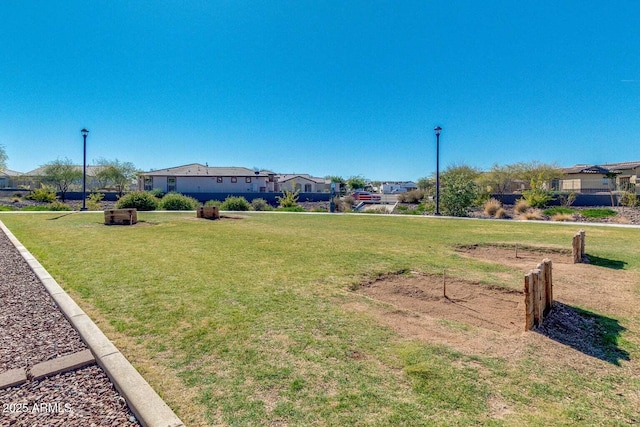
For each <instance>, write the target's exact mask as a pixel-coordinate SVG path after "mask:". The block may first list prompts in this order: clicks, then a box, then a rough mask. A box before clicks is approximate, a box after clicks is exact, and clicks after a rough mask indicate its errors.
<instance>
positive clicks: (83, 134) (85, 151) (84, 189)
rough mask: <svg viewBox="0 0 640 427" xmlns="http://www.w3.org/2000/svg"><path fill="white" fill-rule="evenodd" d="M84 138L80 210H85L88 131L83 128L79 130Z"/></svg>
mask: <svg viewBox="0 0 640 427" xmlns="http://www.w3.org/2000/svg"><path fill="white" fill-rule="evenodd" d="M80 132H81V133H82V138H83V139H84V146H83V148H84V149H83V153H84V155H83V158H82V208H81V209H80V210H81V211H86V210H87V135H89V131H88V130H87V129H86V128H85V129H82V130H81V131H80Z"/></svg>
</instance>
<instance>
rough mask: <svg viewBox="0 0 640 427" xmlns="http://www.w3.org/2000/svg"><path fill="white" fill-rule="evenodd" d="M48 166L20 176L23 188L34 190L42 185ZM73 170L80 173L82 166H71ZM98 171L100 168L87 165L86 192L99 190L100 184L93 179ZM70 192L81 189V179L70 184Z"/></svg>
mask: <svg viewBox="0 0 640 427" xmlns="http://www.w3.org/2000/svg"><path fill="white" fill-rule="evenodd" d="M47 167H48V165H44V166H40V167H39V168H37V169H34V170H32V171H29V172H26V173H24V174H22V175H20V181H21V182H22V184H23V186H24V187H27V188H30V189H34V188H39V187H40V186H41V185H42V179H43V177H44V176H45V169H46V168H47ZM73 168H74V169H76V170H78V171H79V172H80V173H82V172H83V166H82V165H73ZM99 170H100V166H90V165H87V190H94V189H97V188H100V183H99V182H98V180H96V179H95V178H94V177H95V175H96V174H97V173H98V171H99ZM71 187H72V188H71V189H72V190H78V189H80V188H82V178H80V179H79V180H78V181H76V182H75V183H73V184H72V186H71Z"/></svg>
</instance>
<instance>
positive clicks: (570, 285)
mask: <svg viewBox="0 0 640 427" xmlns="http://www.w3.org/2000/svg"><path fill="white" fill-rule="evenodd" d="M457 252H458V253H459V254H461V255H462V256H467V257H470V258H475V259H482V260H484V261H486V262H490V263H497V264H501V265H506V266H508V267H511V268H514V269H517V270H520V271H521V272H522V274H523V281H524V274H526V273H527V272H528V271H529V270H531V269H533V268H535V267H536V265H537V264H538V263H539V262H541V261H542V260H543V259H544V258H549V259H551V260H552V262H553V278H554V279H553V280H554V299H555V301H556V303H555V305H554V308H553V309H552V311H551V313H549V315H548V317H547V319H548V320H547V321H546V322H545V323H544V324H543V326H542V327H539V328H537V330H535V331H533V332H525V331H524V295H523V292H522V291H520V290H519V289H521V286H522V282H520V283H514V288H515V290H514V289H508V288H504V287H500V286H487V285H484V284H479V283H474V282H471V281H467V280H464V279H460V278H447V279H446V297H445V295H444V289H443V277H442V276H437V275H427V274H421V273H417V272H409V273H406V272H405V273H402V274H392V275H388V276H384V277H381V278H379V279H378V280H375V281H372V282H368V283H364V284H362V285H361V286H359V287H357V289H356V292H357V293H358V294H360V295H363V296H365V297H367V298H366V299H365V300H361V301H359V302H352V303H350V304H349V309H352V310H355V311H359V312H367V313H369V314H371V315H373V316H374V317H376V318H377V319H378V320H379V321H380V322H381V323H382V324H385V325H387V326H389V327H391V328H392V329H394V330H395V331H397V332H398V333H399V334H400V335H401V336H404V337H406V338H411V339H420V340H425V341H428V342H431V343H442V344H446V345H449V346H452V347H453V348H456V349H458V350H460V351H462V352H464V353H467V354H482V355H488V356H498V357H505V358H508V359H511V360H516V359H517V358H519V356H522V357H524V356H526V355H530V354H531V351H533V350H532V349H535V351H536V352H537V353H538V354H539V355H542V356H543V358H549V360H552V359H555V360H559V361H561V364H563V365H568V366H572V367H574V368H576V369H585V368H587V367H591V368H593V369H596V370H599V369H604V366H605V365H611V364H612V365H620V364H621V362H622V361H627V362H628V361H629V355H628V353H627V352H625V351H624V350H621V349H619V348H618V346H617V342H616V340H617V338H618V337H619V336H620V334H621V333H623V332H624V330H625V329H626V327H628V326H623V325H622V324H621V322H620V320H619V319H625V318H627V319H628V318H634V316H636V315H637V311H636V308H635V306H634V303H633V302H634V301H636V300H637V296H636V291H634V289H635V286H636V283H637V281H638V279H639V276H640V275H639V274H638V273H637V272H632V271H624V270H622V269H616V268H611V267H607V266H602V265H593V264H573V259H572V257H571V253H570V251H567V250H564V249H562V248H545V247H520V248H518V254H517V256H516V253H515V247H514V246H509V245H470V246H464V247H459V248H457ZM609 261H611V260H609ZM591 368H589V369H591Z"/></svg>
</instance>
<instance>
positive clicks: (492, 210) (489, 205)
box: [484, 198, 502, 216]
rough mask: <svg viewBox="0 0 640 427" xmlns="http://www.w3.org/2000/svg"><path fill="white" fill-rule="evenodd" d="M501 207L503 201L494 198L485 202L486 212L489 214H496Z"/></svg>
mask: <svg viewBox="0 0 640 427" xmlns="http://www.w3.org/2000/svg"><path fill="white" fill-rule="evenodd" d="M500 208H502V203H500V201H499V200H497V199H494V198H491V199H489V200H487V201H486V202H485V203H484V213H485V214H487V215H489V216H495V215H496V213H497V212H498V210H499V209H500Z"/></svg>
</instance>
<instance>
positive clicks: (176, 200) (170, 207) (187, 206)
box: [159, 193, 200, 211]
mask: <svg viewBox="0 0 640 427" xmlns="http://www.w3.org/2000/svg"><path fill="white" fill-rule="evenodd" d="M198 206H200V202H199V201H197V200H196V199H194V198H193V197H189V196H185V195H184V194H180V193H168V194H165V196H164V197H163V198H162V200H160V205H159V208H160V209H163V210H165V211H193V210H196V209H197V208H198Z"/></svg>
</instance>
